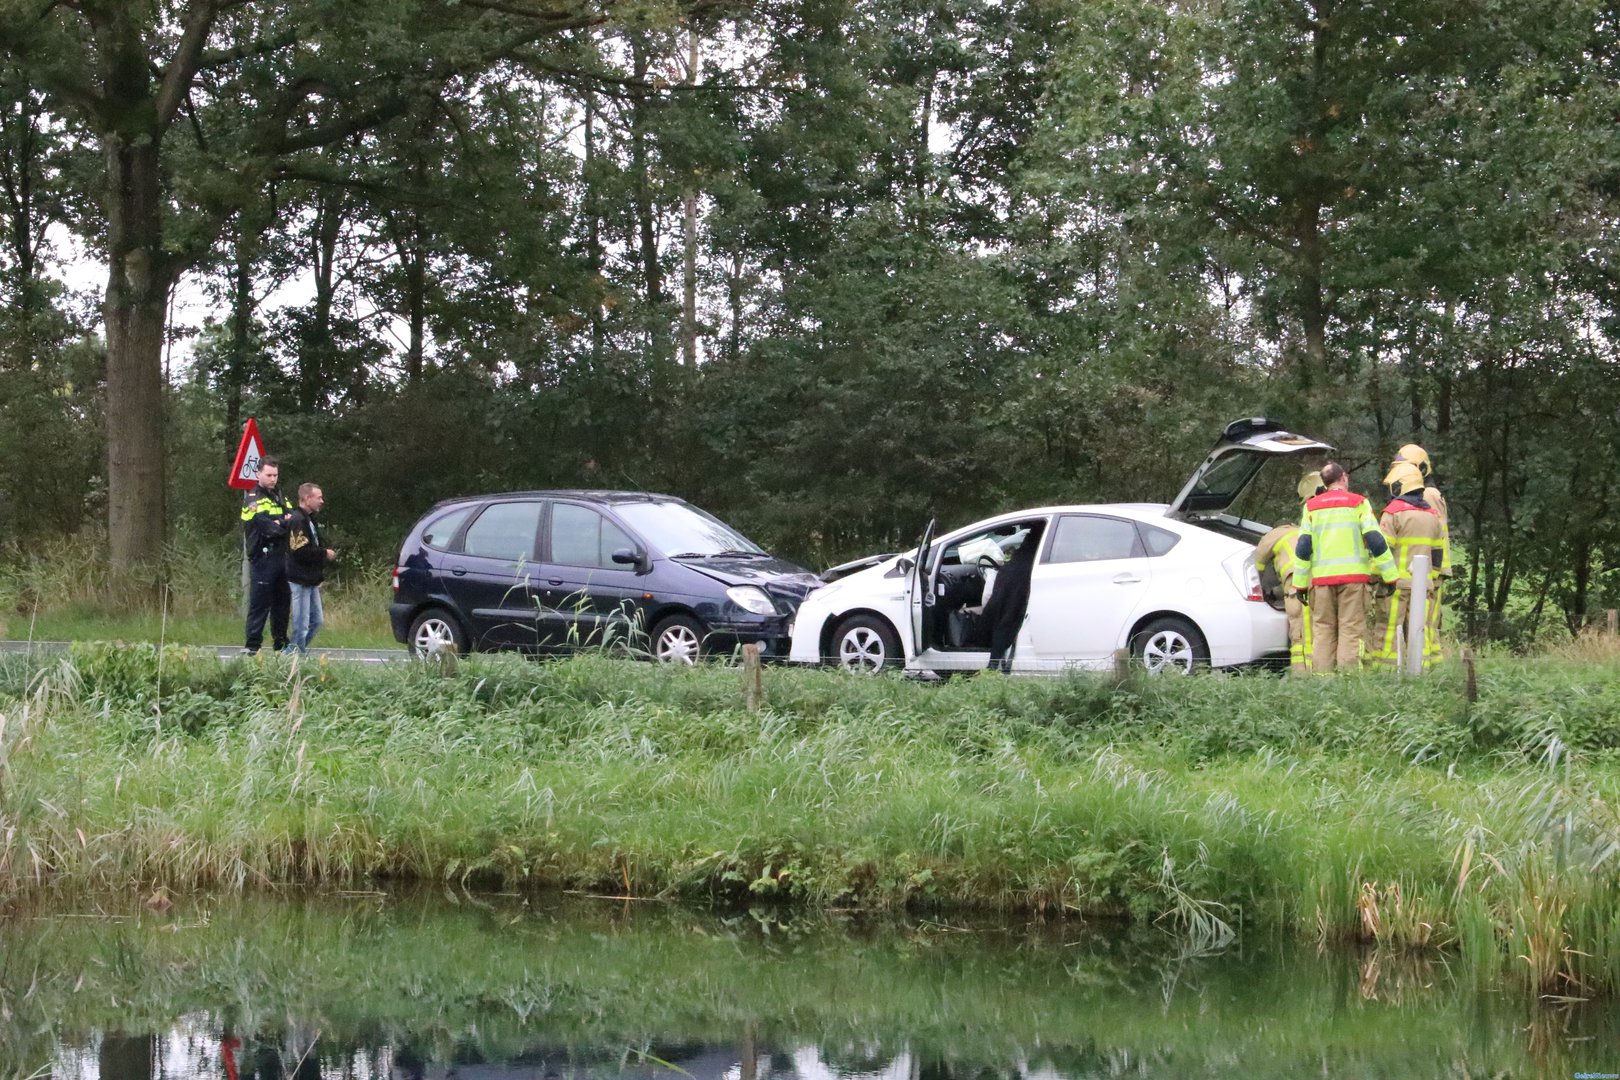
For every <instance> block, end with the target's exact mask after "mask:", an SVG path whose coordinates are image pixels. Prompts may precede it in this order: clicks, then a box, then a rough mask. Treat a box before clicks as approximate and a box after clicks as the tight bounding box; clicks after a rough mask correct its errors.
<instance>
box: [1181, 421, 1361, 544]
mask: <svg viewBox="0 0 1620 1080" xmlns="http://www.w3.org/2000/svg"><path fill="white" fill-rule="evenodd" d="M1332 452H1333V447H1332V446H1331V445H1329V444H1328V443H1325V442H1321V441H1319V440H1317V439H1312V438H1310V437H1308V436H1305V435H1296V434H1294V433H1293V432H1291V431H1285V430H1284V429H1283V426H1282V425H1281V424H1278V423H1276V422H1275V421H1272V420H1267V419H1266V418H1265V417H1263V416H1255V417H1249V418H1247V419H1243V420H1234V421H1232V422H1231V423H1230V424H1227V425H1226V430H1224V431H1223V432H1221V437H1220V438H1219V439H1216V440H1215V445H1214V446H1213V447H1211V448H1210V451H1209V453H1208V454H1207V455H1206V456H1205V458H1204V460H1203V463H1202V464H1200V465H1199V466H1198V468H1197V469H1195V470H1194V471H1193V474H1192V477H1191V478H1190V479H1189V480H1188V481H1187V485H1186V486H1185V487H1183V488H1182V489H1181V494H1179V495H1177V496H1176V498H1175V501H1174V502H1172V503H1171V504H1170V511H1169V516H1170V517H1174V518H1182V519H1187V520H1196V519H1204V518H1214V517H1219V516H1221V515H1223V514H1225V513H1226V512H1227V511H1229V510H1230V509H1231V506H1232V504H1233V503H1235V502H1236V501H1237V500H1238V497H1239V496H1240V495H1242V494H1243V493H1244V491H1246V490H1247V489H1248V488H1249V486H1250V485H1251V484H1252V483H1253V482H1254V478H1255V477H1256V476H1257V475H1259V473H1260V471H1261V470H1262V469H1264V468H1265V467H1266V464H1267V463H1268V462H1270V461H1272V460H1274V459H1276V458H1278V457H1285V458H1289V459H1291V460H1294V461H1301V459H1302V458H1304V459H1310V458H1315V457H1320V456H1323V455H1326V454H1330V453H1332ZM1302 463H1303V462H1302ZM1295 482H1296V483H1297V478H1296V480H1295ZM1261 531H1262V532H1264V531H1265V530H1264V529H1262V530H1261Z"/></svg>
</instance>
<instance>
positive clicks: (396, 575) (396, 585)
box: [393, 566, 399, 592]
mask: <svg viewBox="0 0 1620 1080" xmlns="http://www.w3.org/2000/svg"><path fill="white" fill-rule="evenodd" d="M393 584H394V591H395V592H399V567H397V566H396V567H394V582H393Z"/></svg>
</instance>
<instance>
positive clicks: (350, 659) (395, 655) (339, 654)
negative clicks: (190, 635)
mask: <svg viewBox="0 0 1620 1080" xmlns="http://www.w3.org/2000/svg"><path fill="white" fill-rule="evenodd" d="M147 644H150V643H147ZM69 645H71V642H67V641H0V653H29V652H36V653H56V652H66V651H67V650H68V647H69ZM190 647H191V648H196V649H201V650H204V651H207V650H212V651H213V652H214V655H216V656H218V657H219V658H220V659H221V660H232V659H239V658H244V654H243V652H242V646H240V645H195V646H190ZM264 655H266V656H269V655H271V652H270V650H269V649H266V650H265V652H264ZM320 657H325V658H326V659H328V660H332V661H339V660H341V661H344V662H345V663H354V664H391V663H397V662H399V661H402V660H409V659H410V658H411V654H410V653H408V652H406V651H405V649H404V648H398V649H320V648H316V649H311V650H310V651H309V659H311V660H314V659H318V658H320Z"/></svg>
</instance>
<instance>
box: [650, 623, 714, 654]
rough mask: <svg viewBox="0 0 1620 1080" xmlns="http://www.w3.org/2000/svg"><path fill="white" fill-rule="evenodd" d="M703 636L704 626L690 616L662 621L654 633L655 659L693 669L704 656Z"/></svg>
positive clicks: (653, 652)
mask: <svg viewBox="0 0 1620 1080" xmlns="http://www.w3.org/2000/svg"><path fill="white" fill-rule="evenodd" d="M703 636H704V634H703V624H702V623H700V622H698V621H697V620H696V619H694V618H692V616H690V615H671V616H669V617H668V618H664V619H660V620H659V621H658V625H657V626H655V627H653V632H652V656H653V659H654V660H656V661H658V662H659V663H660V664H685V665H686V666H687V667H691V666H692V665H693V664H696V663H697V662H698V657H700V656H702V655H703Z"/></svg>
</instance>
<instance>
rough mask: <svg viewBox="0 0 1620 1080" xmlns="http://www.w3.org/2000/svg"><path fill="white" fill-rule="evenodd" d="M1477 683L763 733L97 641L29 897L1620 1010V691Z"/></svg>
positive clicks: (1513, 678)
mask: <svg viewBox="0 0 1620 1080" xmlns="http://www.w3.org/2000/svg"><path fill="white" fill-rule="evenodd" d="M160 666H161V670H160ZM160 684H161V689H160V688H159V687H160ZM1479 688H1480V697H1479V700H1478V702H1476V703H1474V704H1473V705H1472V706H1470V705H1469V704H1468V703H1467V702H1465V701H1464V700H1463V697H1462V694H1461V692H1460V685H1459V682H1458V677H1457V674H1456V673H1455V672H1454V671H1452V670H1450V669H1447V670H1445V671H1442V672H1441V673H1440V674H1438V675H1436V676H1434V677H1431V678H1427V679H1424V680H1414V681H1405V682H1400V681H1395V680H1392V679H1389V678H1384V677H1377V676H1373V675H1367V676H1361V677H1345V678H1336V679H1333V680H1298V679H1279V678H1272V677H1253V678H1248V677H1244V678H1230V677H1210V678H1194V679H1160V680H1134V681H1130V682H1127V683H1125V684H1124V685H1116V684H1115V683H1113V682H1112V681H1110V680H1107V679H1102V678H1090V677H1079V676H1077V677H1073V678H1068V679H1061V680H1051V681H1039V680H1014V679H1006V678H1002V677H997V676H980V677H977V678H970V679H958V680H953V681H952V682H950V683H948V684H946V685H943V686H930V685H921V684H917V683H913V682H909V681H906V680H900V679H888V678H884V679H861V678H855V677H847V676H842V675H839V674H835V673H830V672H820V671H797V670H786V669H772V670H770V671H768V672H767V694H768V699H769V700H768V704H767V706H766V707H765V708H764V709H762V710H761V711H759V712H758V713H750V712H748V711H747V710H746V709H745V708H744V707H743V704H742V700H743V699H742V685H741V677H740V673H739V672H738V671H737V670H735V669H732V668H726V667H718V666H716V667H706V668H701V669H698V670H695V671H677V670H669V669H663V668H656V667H653V666H651V665H647V664H640V663H635V662H631V661H627V660H618V659H613V658H609V657H604V656H583V657H579V658H576V659H572V660H567V661H561V662H549V663H533V662H525V661H522V660H518V659H514V658H504V657H492V658H483V657H479V658H473V659H472V660H470V661H466V662H463V663H462V664H460V665H459V667H458V670H457V672H456V673H455V674H454V675H453V676H450V677H446V676H444V675H442V674H441V673H440V672H439V670H438V669H437V668H435V667H429V666H424V665H406V666H399V667H389V668H386V669H362V668H352V667H339V666H331V667H328V666H325V665H319V664H317V665H309V666H303V667H297V668H295V667H293V666H291V665H289V664H288V663H287V662H285V661H283V660H281V659H279V658H264V659H262V660H259V661H251V662H228V663H227V662H219V661H215V660H212V659H209V658H203V657H195V656H189V655H188V654H186V652H185V651H184V650H182V649H171V650H168V651H166V652H165V653H163V654H161V656H160V655H159V654H157V653H155V652H154V651H152V650H150V649H144V648H143V649H134V648H126V649H120V648H113V647H107V646H86V647H80V648H78V649H77V650H76V651H75V652H74V653H73V654H72V655H71V656H68V657H66V658H62V659H60V660H58V661H54V662H52V663H51V664H50V665H49V666H48V667H46V668H45V669H44V670H42V671H38V672H31V671H30V670H29V669H28V668H27V666H26V664H25V663H24V662H23V661H22V660H20V659H19V660H12V661H7V662H6V663H5V664H4V665H0V713H3V714H4V715H5V717H6V719H5V721H4V722H3V723H0V885H3V887H5V888H7V889H9V890H14V891H34V890H42V889H56V888H64V887H76V888H90V889H114V890H128V889H131V888H141V889H145V888H151V887H155V886H158V885H164V886H168V887H170V888H174V889H184V890H189V889H193V888H198V887H204V886H225V887H228V888H243V889H253V888H259V887H263V886H268V885H272V884H277V883H286V882H295V883H310V882H334V883H341V884H365V883H369V882H372V881H375V880H379V879H410V880H429V881H443V882H450V883H455V884H466V885H481V886H500V887H507V888H569V889H581V890H587V891H594V892H600V893H610V894H621V893H622V894H631V895H637V896H679V897H688V898H701V899H711V900H719V901H725V902H732V901H738V900H749V901H759V900H769V901H775V900H780V901H785V902H792V903H798V904H808V905H813V906H820V907H846V906H856V907H863V908H871V909H897V908H926V909H954V908H965V909H981V910H998V911H1010V910H1023V911H1044V912H1067V913H1072V914H1076V915H1083V916H1088V917H1107V918H1124V919H1131V920H1135V921H1138V922H1141V923H1146V924H1154V925H1158V926H1160V927H1161V928H1165V929H1169V930H1172V931H1173V932H1175V933H1177V934H1178V935H1180V936H1182V937H1184V938H1185V939H1186V940H1188V941H1189V942H1191V943H1193V944H1195V945H1198V946H1202V947H1208V946H1215V945H1219V944H1221V943H1222V942H1223V941H1225V940H1227V939H1229V938H1230V937H1231V936H1232V935H1243V934H1248V933H1252V932H1253V931H1255V930H1256V929H1260V928H1268V929H1282V930H1285V931H1288V932H1290V933H1295V934H1299V935H1302V936H1305V937H1307V938H1311V939H1321V940H1334V941H1338V940H1365V941H1370V942H1375V943H1377V944H1379V945H1381V946H1383V947H1385V948H1389V949H1396V950H1400V949H1416V950H1433V949H1446V950H1454V951H1461V952H1462V953H1464V954H1466V955H1468V956H1471V957H1474V958H1476V959H1478V960H1481V961H1482V962H1483V961H1484V960H1485V959H1494V960H1495V961H1496V962H1495V963H1493V964H1488V965H1485V966H1487V967H1490V968H1491V969H1493V970H1494V969H1497V968H1500V969H1501V970H1504V971H1507V972H1510V973H1512V974H1513V975H1514V976H1515V977H1516V978H1519V979H1522V980H1523V981H1525V982H1527V983H1528V984H1530V985H1534V986H1536V987H1538V988H1539V989H1542V990H1545V991H1547V992H1552V993H1569V994H1583V993H1587V992H1590V991H1593V990H1598V989H1609V990H1612V989H1616V988H1620V865H1617V864H1620V857H1617V854H1620V817H1617V815H1616V810H1615V808H1616V806H1617V802H1620V765H1617V762H1620V665H1617V664H1616V663H1614V662H1613V661H1609V660H1585V661H1578V660H1574V659H1571V660H1544V661H1542V662H1539V663H1535V664H1532V663H1530V662H1526V661H1519V660H1500V661H1488V662H1486V663H1485V664H1484V665H1483V667H1482V670H1481V672H1480V678H1479Z"/></svg>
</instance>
